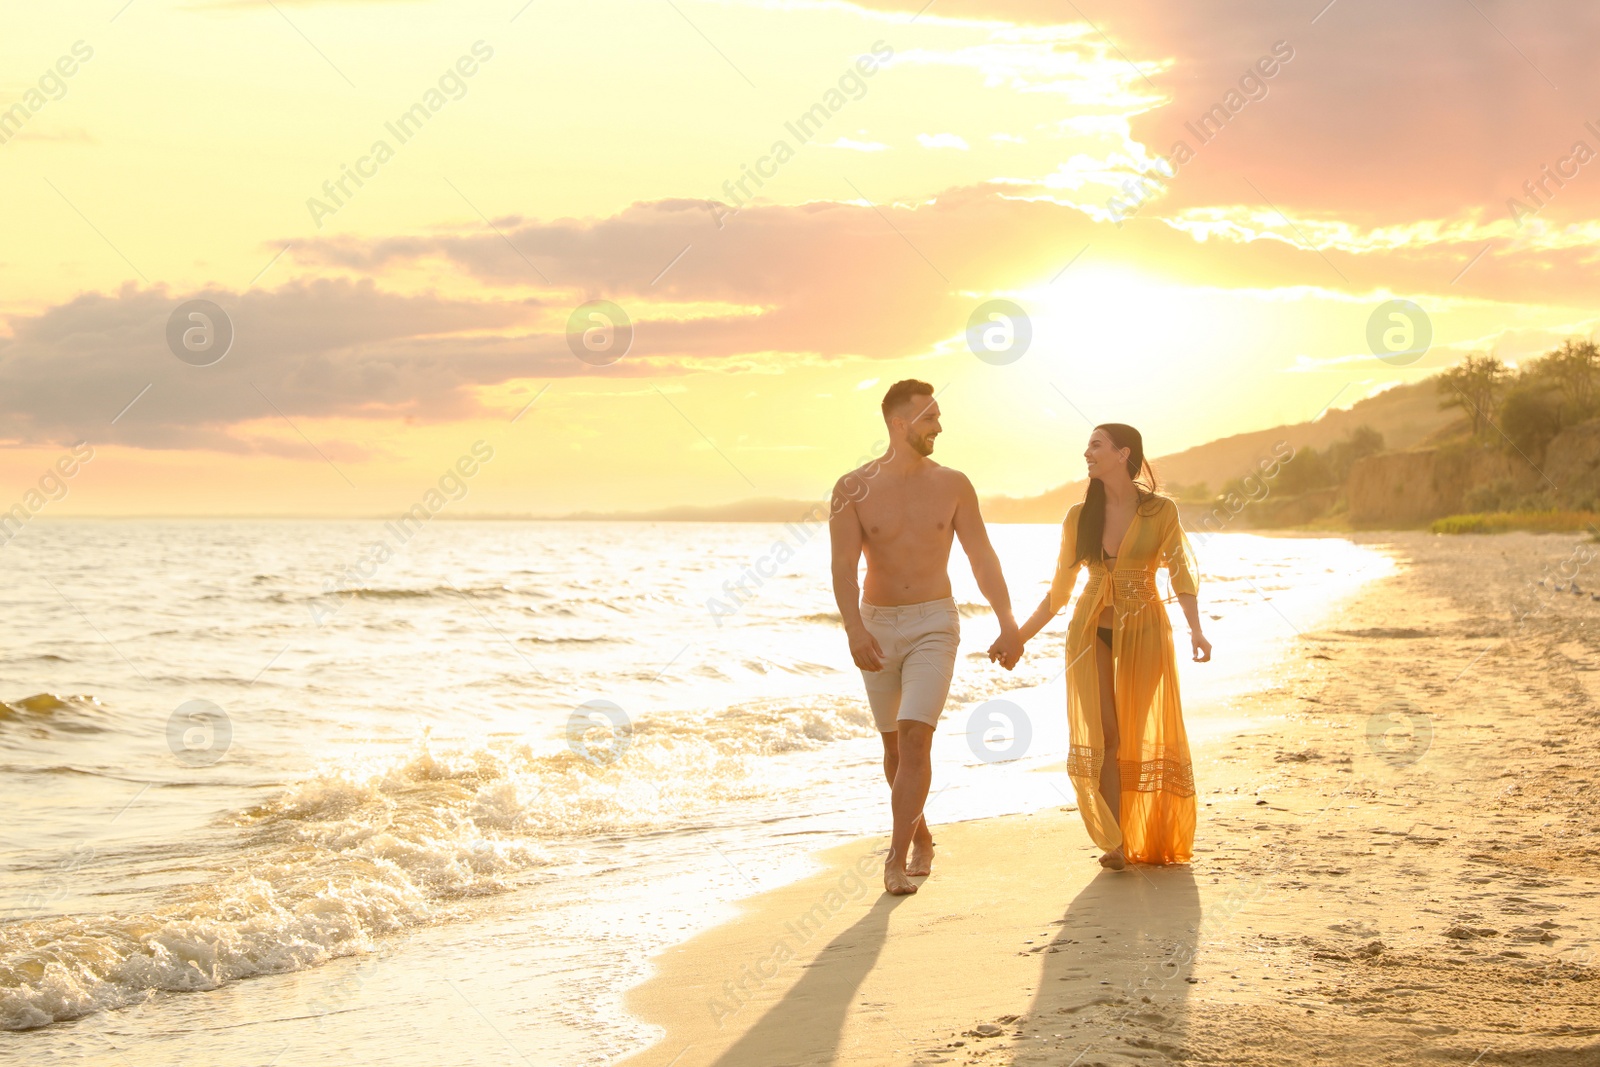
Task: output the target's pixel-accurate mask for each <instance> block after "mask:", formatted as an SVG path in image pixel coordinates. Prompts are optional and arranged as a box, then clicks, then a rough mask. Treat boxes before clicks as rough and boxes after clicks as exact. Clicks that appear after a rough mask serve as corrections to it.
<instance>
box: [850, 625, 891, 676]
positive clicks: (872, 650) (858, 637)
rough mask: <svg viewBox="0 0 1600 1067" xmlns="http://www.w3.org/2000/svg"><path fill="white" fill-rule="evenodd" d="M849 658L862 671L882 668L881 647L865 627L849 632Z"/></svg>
mask: <svg viewBox="0 0 1600 1067" xmlns="http://www.w3.org/2000/svg"><path fill="white" fill-rule="evenodd" d="M848 636H849V638H850V658H851V659H853V660H855V661H856V666H857V667H860V668H861V669H862V670H864V671H881V670H882V669H883V648H882V646H880V645H879V644H878V639H877V638H876V637H873V636H872V634H871V633H869V632H868V631H867V630H866V629H865V628H862V629H860V630H856V631H854V632H853V633H850V634H849V635H848Z"/></svg>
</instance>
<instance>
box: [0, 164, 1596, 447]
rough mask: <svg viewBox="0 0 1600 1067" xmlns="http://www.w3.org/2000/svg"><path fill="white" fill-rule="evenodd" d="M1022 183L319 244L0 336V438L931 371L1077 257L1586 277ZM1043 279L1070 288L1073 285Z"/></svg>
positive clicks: (1459, 287) (127, 439)
mask: <svg viewBox="0 0 1600 1067" xmlns="http://www.w3.org/2000/svg"><path fill="white" fill-rule="evenodd" d="M1027 192H1028V189H1026V188H1024V187H1021V186H1015V185H1007V184H991V183H984V184H980V185H973V186H966V187H958V188H952V189H947V190H944V191H943V192H941V193H940V194H939V195H938V196H936V197H934V198H931V199H930V200H928V201H926V202H923V203H918V204H914V205H899V204H888V203H884V204H878V205H876V206H874V205H870V204H866V203H859V202H835V201H820V202H813V203H808V204H803V205H793V206H789V205H775V204H760V203H757V204H751V205H747V206H746V207H745V208H744V209H743V210H741V211H739V212H738V213H737V214H734V215H726V214H724V215H723V216H722V217H721V219H720V225H719V224H718V221H719V220H718V216H717V215H716V214H714V213H713V211H712V209H711V206H710V205H708V204H707V203H706V202H704V201H698V200H681V199H671V200H659V201H654V202H639V203H635V204H632V205H630V206H629V207H628V208H626V209H624V210H622V211H620V212H618V213H616V214H614V215H609V216H605V217H600V218H586V219H574V218H563V219H555V220H549V221H538V220H529V219H524V218H521V217H518V216H510V217H507V218H503V219H498V220H496V226H497V228H498V232H494V231H484V230H483V229H482V228H481V227H476V226H474V227H473V228H472V229H471V230H470V231H464V232H458V233H452V232H442V233H440V232H430V233H423V234H404V235H395V236H391V237H386V238H379V239H371V240H363V239H359V238H356V237H349V236H343V237H328V238H322V239H319V240H312V241H308V242H304V243H303V244H300V245H298V246H297V247H296V249H295V251H294V253H293V255H292V259H293V260H294V262H295V264H296V265H297V266H298V267H299V268H301V269H303V270H306V271H316V270H322V271H328V270H334V271H340V270H348V271H351V272H353V273H357V274H360V275H362V276H363V277H362V280H360V281H351V280H344V279H339V278H321V279H318V280H314V281H297V282H294V283H292V284H289V285H285V286H283V287H282V288H279V289H278V290H276V291H271V292H267V291H262V290H250V291H247V292H244V293H235V292H229V291H224V290H213V291H209V292H206V293H197V294H174V293H169V292H167V291H166V290H164V289H159V288H158V289H149V288H138V287H135V286H132V285H129V286H126V287H124V288H123V289H122V290H121V291H119V292H117V293H115V294H111V295H103V294H98V293H89V294H83V295H80V296H78V297H76V298H74V299H73V300H70V301H68V302H66V303H63V304H61V305H58V306H56V307H53V308H50V309H48V310H46V311H44V312H42V313H40V314H36V315H28V316H17V317H13V318H12V319H11V320H10V323H9V325H10V330H11V336H10V337H9V338H8V339H3V340H0V420H3V424H4V425H5V426H6V427H7V437H8V439H15V440H20V441H23V442H29V443H42V442H56V443H59V442H65V441H70V440H74V439H77V438H79V437H83V438H87V439H89V440H91V441H93V442H96V443H98V442H101V441H114V442H122V443H127V444H131V445H137V446H142V447H150V448H207V449H217V450H224V451H233V452H240V451H259V450H263V449H268V448H271V447H274V446H273V445H272V444H271V443H269V442H264V441H262V440H261V438H260V435H259V434H253V433H252V431H250V430H248V429H245V428H242V427H243V426H244V424H249V423H253V422H258V421H259V420H273V419H275V418H276V417H277V414H278V413H279V412H281V413H282V414H283V415H284V416H285V417H287V418H289V419H291V420H296V421H297V420H299V419H301V418H308V419H333V418H343V419H380V418H381V419H395V418H405V419H411V420H416V421H420V422H428V421H444V420H453V419H461V418H469V417H478V416H483V415H485V414H488V413H489V412H488V411H487V410H486V408H485V407H484V403H485V401H484V400H483V399H481V393H482V390H483V389H484V387H489V386H495V385H499V384H502V383H505V382H509V381H514V380H519V379H528V378H552V377H578V376H605V377H613V378H615V377H637V378H648V377H660V376H666V375H676V374H682V373H684V372H685V371H686V370H688V369H696V370H706V369H710V370H726V371H729V372H735V371H738V372H761V373H768V372H772V371H775V370H777V369H780V368H781V367H782V366H784V365H793V364H795V363H796V362H799V361H807V362H826V361H831V360H839V359H844V358H864V359H893V358H905V357H911V356H918V355H925V354H928V353H930V352H933V351H937V350H941V349H943V348H948V347H950V346H956V347H959V344H960V341H959V338H960V336H961V334H962V331H963V329H964V327H965V323H966V321H967V318H968V316H969V315H970V314H971V312H972V310H973V308H974V307H975V306H976V304H977V302H978V301H979V300H980V299H981V298H982V295H983V294H987V293H991V292H1006V291H1016V290H1023V289H1029V288H1032V287H1035V286H1039V285H1041V284H1042V283H1043V282H1044V281H1046V280H1047V279H1050V278H1052V277H1054V276H1055V275H1057V274H1058V273H1059V272H1060V271H1061V270H1062V268H1063V267H1065V266H1066V264H1067V263H1068V262H1069V261H1072V260H1073V259H1074V257H1078V256H1083V257H1084V263H1085V264H1087V265H1093V266H1096V267H1100V268H1117V269H1122V270H1128V271H1133V272H1137V273H1142V274H1146V275H1149V274H1150V273H1151V272H1155V273H1157V274H1158V275H1159V277H1160V278H1162V279H1164V280H1166V281H1169V282H1178V283H1187V284H1191V285H1197V286H1203V287H1215V288H1216V289H1218V290H1226V289H1243V288H1251V289H1258V290H1270V291H1272V292H1276V293H1292V292H1293V291H1294V289H1295V287H1306V288H1307V289H1311V290H1317V291H1319V292H1322V291H1332V292H1338V293H1339V294H1341V295H1342V296H1343V297H1344V298H1345V299H1348V300H1351V301H1354V302H1357V303H1359V302H1361V301H1363V300H1366V299H1369V298H1373V297H1374V296H1375V294H1379V293H1390V292H1393V293H1400V294H1404V295H1407V296H1409V297H1411V298H1413V299H1417V300H1419V301H1420V302H1423V303H1424V304H1425V305H1427V304H1428V302H1429V301H1430V300H1432V301H1433V305H1432V306H1442V305H1443V304H1445V303H1446V302H1451V303H1457V304H1458V303H1460V302H1463V301H1474V300H1476V301H1479V302H1495V301H1501V302H1505V303H1507V304H1512V303H1519V302H1520V303H1525V304H1530V305H1542V306H1566V307H1572V308H1579V307H1587V306H1589V305H1590V304H1591V303H1592V294H1593V292H1594V289H1595V286H1596V284H1597V282H1600V278H1597V276H1596V275H1597V264H1596V257H1595V256H1594V255H1593V253H1592V251H1591V246H1590V245H1588V244H1586V243H1583V242H1581V241H1579V240H1578V237H1580V236H1583V235H1585V234H1586V233H1587V231H1582V232H1580V233H1579V234H1577V235H1574V234H1566V233H1564V232H1561V231H1556V230H1552V231H1551V232H1549V233H1548V234H1545V235H1543V236H1542V237H1541V238H1540V239H1539V240H1537V241H1528V242H1525V243H1524V244H1523V245H1522V246H1521V247H1515V246H1513V245H1512V244H1511V243H1510V242H1509V241H1508V242H1505V245H1504V247H1501V246H1499V245H1496V246H1495V247H1494V248H1493V249H1492V250H1489V251H1487V252H1484V253H1483V254H1482V255H1478V253H1479V252H1482V251H1483V249H1482V248H1474V243H1475V242H1476V241H1477V239H1478V237H1479V236H1481V235H1482V234H1483V232H1485V231H1484V229H1483V224H1480V223H1474V222H1473V221H1472V220H1470V219H1468V220H1464V221H1462V222H1460V223H1451V224H1448V225H1446V224H1442V223H1441V224H1433V223H1415V224H1413V227H1414V230H1415V232H1413V231H1412V230H1405V229H1403V228H1402V229H1382V228H1372V227H1365V228H1363V227H1357V226H1353V225H1350V224H1347V223H1339V222H1337V221H1328V222H1326V223H1325V224H1324V223H1321V222H1318V221H1316V220H1301V221H1300V222H1298V223H1290V222H1287V221H1285V220H1284V219H1283V218H1282V216H1279V215H1277V214H1276V213H1274V212H1272V211H1271V210H1270V209H1266V208H1258V207H1252V208H1249V209H1248V210H1244V209H1240V210H1235V211H1221V210H1214V211H1211V212H1209V213H1207V212H1201V211H1191V212H1187V213H1185V214H1183V215H1182V216H1181V217H1177V218H1173V219H1171V220H1170V221H1169V220H1163V219H1160V218H1157V217H1145V216H1143V215H1135V216H1133V217H1132V218H1130V219H1129V220H1127V221H1126V223H1125V225H1124V226H1123V227H1122V228H1120V229H1118V228H1115V227H1112V226H1110V225H1109V224H1106V223H1096V222H1094V221H1093V220H1092V219H1090V218H1089V217H1088V216H1087V215H1086V214H1085V213H1084V212H1083V211H1082V210H1079V209H1078V208H1076V207H1073V206H1064V205H1063V204H1061V203H1057V202H1056V201H1055V200H1054V199H1052V198H1051V196H1048V195H1045V196H1037V197H1034V196H1028V195H1022V194H1026V193H1027ZM1046 192H1048V191H1046ZM1206 227H1210V229H1209V230H1208V229H1206ZM1475 255H1476V256H1478V258H1477V259H1476V260H1474V259H1473V257H1474V256H1475ZM530 261H531V262H532V263H534V264H537V265H538V270H537V272H536V271H535V270H534V269H533V268H532V267H530ZM1469 263H1471V267H1470V270H1468V271H1466V272H1465V273H1464V274H1463V273H1462V270H1463V267H1465V266H1467V265H1468V264H1469ZM433 264H437V265H439V266H441V267H445V268H448V269H450V270H451V271H452V272H460V273H465V274H466V275H467V276H469V277H472V278H476V279H478V280H480V281H481V282H483V283H485V285H484V289H485V291H486V292H488V293H492V294H495V295H492V296H486V297H483V298H480V299H472V300H464V299H447V298H444V297H441V296H438V295H436V294H431V293H423V294H404V293H397V292H386V291H384V290H383V289H382V288H381V287H380V286H379V285H378V284H377V283H376V282H374V281H373V280H371V279H374V278H377V279H382V278H384V277H386V276H396V277H399V276H405V277H414V276H415V274H416V272H417V269H418V268H423V269H426V268H428V267H430V266H431V265H433ZM668 264H671V266H670V267H669V268H668V267H667V265H668ZM1151 265H1158V266H1155V267H1152V266H1151ZM663 268H667V269H666V270H665V272H664V273H663ZM1075 269H1082V267H1079V268H1075ZM541 274H542V275H543V276H545V277H547V278H548V279H549V280H550V283H551V284H546V283H545V282H544V281H542V280H541V279H540V275H541ZM1458 275H1459V279H1458V280H1457V281H1455V282H1454V283H1452V281H1451V279H1453V278H1457V277H1458ZM1055 284H1057V285H1061V286H1068V287H1070V286H1071V285H1072V276H1071V275H1068V276H1067V277H1065V278H1063V279H1062V280H1061V281H1060V282H1058V283H1055ZM191 296H204V297H206V298H208V299H211V300H214V301H216V302H217V303H218V304H220V305H221V306H222V307H224V308H225V309H226V310H227V311H228V313H229V315H230V316H231V317H232V319H233V321H234V325H235V328H236V335H237V340H236V341H235V344H234V349H233V351H232V352H231V353H230V354H229V355H228V356H227V358H226V359H224V360H222V361H221V362H220V363H218V364H216V365H215V366H212V367H192V366H189V365H187V364H185V363H182V362H180V361H179V360H178V359H176V358H175V357H174V356H173V355H172V354H171V353H170V352H169V351H168V350H167V348H166V344H165V328H166V323H167V319H168V317H169V316H170V314H171V312H172V310H173V309H174V307H176V306H177V304H178V303H180V302H181V301H182V300H184V299H188V298H190V297H191ZM602 297H603V298H605V299H608V300H612V301H615V302H616V303H618V304H620V305H621V306H622V307H623V308H624V309H625V311H626V312H627V313H628V314H629V316H630V317H631V318H632V319H633V320H634V324H635V336H634V342H633V346H632V348H631V350H630V351H629V353H628V355H627V356H626V357H625V358H623V359H622V360H620V361H619V362H617V363H616V364H614V365H612V366H609V367H599V368H597V367H593V366H590V365H588V364H586V363H583V362H581V361H579V360H578V359H576V358H575V357H574V356H573V354H572V353H571V351H570V349H569V348H568V346H567V341H566V336H565V324H566V321H567V318H568V316H569V314H570V313H571V312H572V310H573V309H574V308H575V306H576V305H578V304H579V303H581V302H583V301H586V300H589V299H593V298H602ZM146 386H149V387H150V388H149V389H148V390H147V391H145V387H146ZM141 391H143V395H140V394H141ZM136 396H139V399H138V401H137V403H135V404H134V405H133V406H132V407H131V408H130V409H129V410H128V412H127V414H126V415H124V416H122V417H121V418H119V419H118V420H117V422H116V423H115V424H114V425H113V424H112V423H111V419H112V418H113V417H114V416H116V415H117V413H118V412H119V411H122V410H123V408H124V407H126V406H127V405H128V404H129V402H130V401H131V400H132V399H133V398H134V397H136Z"/></svg>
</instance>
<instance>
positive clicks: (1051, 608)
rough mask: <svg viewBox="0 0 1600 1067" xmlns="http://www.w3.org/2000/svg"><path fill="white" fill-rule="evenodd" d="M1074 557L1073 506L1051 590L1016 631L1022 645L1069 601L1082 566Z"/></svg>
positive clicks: (1065, 523)
mask: <svg viewBox="0 0 1600 1067" xmlns="http://www.w3.org/2000/svg"><path fill="white" fill-rule="evenodd" d="M1077 555H1078V505H1076V504H1074V505H1073V506H1072V508H1070V509H1069V510H1068V511H1067V517H1066V518H1065V519H1064V520H1062V523H1061V551H1060V553H1059V554H1058V555H1057V556H1056V573H1055V577H1053V578H1052V579H1051V580H1050V591H1049V592H1047V593H1045V595H1044V599H1043V600H1041V601H1039V606H1038V607H1037V608H1034V609H1033V614H1032V615H1030V616H1028V621H1027V622H1025V623H1023V624H1022V626H1021V627H1019V628H1018V630H1017V636H1018V638H1019V639H1020V640H1021V643H1022V644H1027V643H1028V639H1029V638H1031V637H1033V636H1034V635H1035V634H1037V633H1038V632H1039V631H1040V630H1042V629H1044V628H1045V627H1046V626H1047V625H1049V623H1050V620H1051V619H1053V618H1055V617H1056V615H1057V614H1059V613H1060V611H1061V609H1062V608H1064V607H1066V606H1067V601H1068V600H1070V599H1071V598H1072V587H1073V586H1075V585H1077V584H1078V571H1079V569H1080V568H1081V567H1082V564H1080V563H1079V562H1078V560H1077ZM998 645H999V642H998V641H996V642H995V646H993V647H991V648H990V649H989V659H990V660H993V659H994V658H995V654H996V647H998ZM1007 669H1008V670H1009V669H1010V668H1007Z"/></svg>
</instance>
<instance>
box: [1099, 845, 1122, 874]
mask: <svg viewBox="0 0 1600 1067" xmlns="http://www.w3.org/2000/svg"><path fill="white" fill-rule="evenodd" d="M1127 865H1128V861H1127V858H1126V857H1124V856H1123V854H1122V846H1121V845H1118V846H1117V847H1116V848H1115V849H1114V850H1112V851H1110V852H1104V853H1101V855H1100V866H1102V867H1104V868H1105V869H1106V870H1108V871H1120V870H1122V868H1124V867H1126V866H1127Z"/></svg>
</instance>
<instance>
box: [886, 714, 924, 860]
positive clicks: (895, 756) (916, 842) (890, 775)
mask: <svg viewBox="0 0 1600 1067" xmlns="http://www.w3.org/2000/svg"><path fill="white" fill-rule="evenodd" d="M878 736H879V737H881V738H883V776H884V777H885V778H887V779H888V780H889V789H890V790H891V791H892V790H893V789H894V776H895V772H896V771H897V770H898V769H899V767H900V734H899V732H898V731H897V732H895V733H892V734H879V735H878ZM932 871H933V831H931V830H929V829H928V819H927V816H926V815H924V816H923V817H922V818H919V819H918V820H917V825H916V827H915V828H914V829H913V830H912V831H911V855H910V857H909V858H908V859H907V860H906V874H908V875H910V876H912V877H913V878H914V877H917V876H918V875H923V874H929V873H931V872H932Z"/></svg>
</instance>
